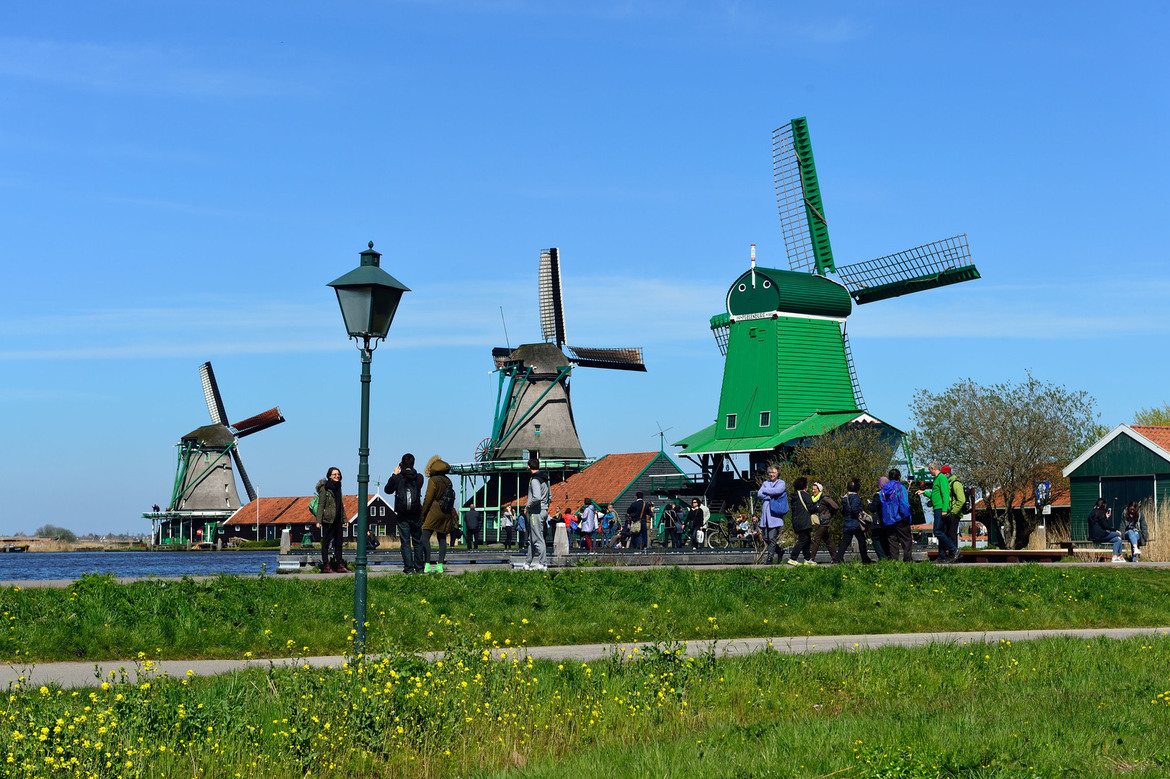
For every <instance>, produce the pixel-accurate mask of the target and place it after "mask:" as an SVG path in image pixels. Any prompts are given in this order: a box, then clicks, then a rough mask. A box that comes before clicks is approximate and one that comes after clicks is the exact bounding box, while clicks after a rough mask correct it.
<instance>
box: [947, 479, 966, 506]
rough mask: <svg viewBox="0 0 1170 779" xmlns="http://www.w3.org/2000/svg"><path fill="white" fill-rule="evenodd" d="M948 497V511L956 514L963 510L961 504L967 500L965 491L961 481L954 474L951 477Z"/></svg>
mask: <svg viewBox="0 0 1170 779" xmlns="http://www.w3.org/2000/svg"><path fill="white" fill-rule="evenodd" d="M950 498H951V505H950V509H949V510H950V513H952V514H958V513H959V512H960V511H962V510H963V504H964V503H966V502H967V493H966V492H964V491H963V483H962V482H961V481H959V480H958V479H956V478H955V477H954V476H952V477H951V495H950Z"/></svg>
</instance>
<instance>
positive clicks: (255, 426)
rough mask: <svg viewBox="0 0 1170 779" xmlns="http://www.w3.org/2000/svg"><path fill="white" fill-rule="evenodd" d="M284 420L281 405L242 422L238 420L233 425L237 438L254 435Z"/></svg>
mask: <svg viewBox="0 0 1170 779" xmlns="http://www.w3.org/2000/svg"><path fill="white" fill-rule="evenodd" d="M283 421H284V415H283V414H281V413H280V406H277V407H276V408H270V409H268V410H267V411H264V412H262V413H259V414H257V415H256V416H254V417H248V418H247V419H245V420H243V421H242V422H236V423H235V424H234V425H232V429H233V430H234V431H235V433H236V438H243V437H244V436H246V435H252V433H259V432H260V431H261V430H267V429H268V428H270V427H272V426H273V425H279V424H280V423H281V422H283Z"/></svg>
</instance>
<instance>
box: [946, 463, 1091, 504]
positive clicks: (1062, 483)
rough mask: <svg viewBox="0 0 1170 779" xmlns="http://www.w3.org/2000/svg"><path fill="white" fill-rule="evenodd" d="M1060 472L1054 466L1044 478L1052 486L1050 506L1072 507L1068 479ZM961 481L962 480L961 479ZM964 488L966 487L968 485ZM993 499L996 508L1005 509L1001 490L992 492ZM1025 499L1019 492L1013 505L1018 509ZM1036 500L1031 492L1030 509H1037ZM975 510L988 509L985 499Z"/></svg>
mask: <svg viewBox="0 0 1170 779" xmlns="http://www.w3.org/2000/svg"><path fill="white" fill-rule="evenodd" d="M1060 471H1061V469H1060V468H1059V467H1057V466H1053V467H1052V468H1050V469H1048V473H1047V475H1045V477H1044V480H1045V481H1047V482H1048V483H1049V484H1050V485H1052V486H1051V490H1050V496H1051V498H1052V502H1051V503H1050V504H1049V505H1051V506H1052V507H1053V508H1067V507H1069V506H1071V505H1072V499H1071V492H1070V488H1069V482H1068V479H1067V478H1066V477H1064V476H1061V474H1060ZM960 481H962V480H961V479H960ZM963 486H966V484H964V485H963ZM991 497H992V498H994V502H995V506H996V508H999V509H1002V508H1004V503H1005V501H1004V496H1003V495H1002V494H1001V490H995V491H994V492H992V493H991ZM1023 497H1024V496H1022V495H1021V494H1020V493H1018V492H1017V493H1016V494H1015V495H1013V496H1012V505H1013V506H1015V507H1016V508H1017V509H1018V508H1019V507H1020V504H1021V503H1022V502H1023ZM1035 499H1036V496H1035V495H1034V494H1033V493H1032V492H1029V493H1028V495H1027V502H1028V506H1029V508H1035V506H1034V503H1033V501H1035ZM975 508H977V509H986V508H987V505H986V504H985V502H984V500H983V499H980V500H978V501H976V503H975Z"/></svg>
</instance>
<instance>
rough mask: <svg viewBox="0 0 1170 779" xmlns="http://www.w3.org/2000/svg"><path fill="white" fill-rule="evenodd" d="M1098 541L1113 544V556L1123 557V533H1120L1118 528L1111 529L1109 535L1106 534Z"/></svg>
mask: <svg viewBox="0 0 1170 779" xmlns="http://www.w3.org/2000/svg"><path fill="white" fill-rule="evenodd" d="M1097 543H1099V544H1113V556H1114V557H1121V544H1122V541H1121V533H1118V532H1117V531H1116V530H1110V531H1109V535H1107V536H1105V537H1104V538H1102V539H1101V540H1100V541H1098V542H1097Z"/></svg>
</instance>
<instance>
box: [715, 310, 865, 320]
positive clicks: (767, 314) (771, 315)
mask: <svg viewBox="0 0 1170 779" xmlns="http://www.w3.org/2000/svg"><path fill="white" fill-rule="evenodd" d="M728 316H729V317H731V321H732V322H752V321H754V320H756V319H779V318H780V317H791V318H795V319H820V320H823V321H827V322H844V321H845V317H843V316H822V315H820V314H798V313H796V312H795V311H761V312H760V313H758V314H728Z"/></svg>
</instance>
